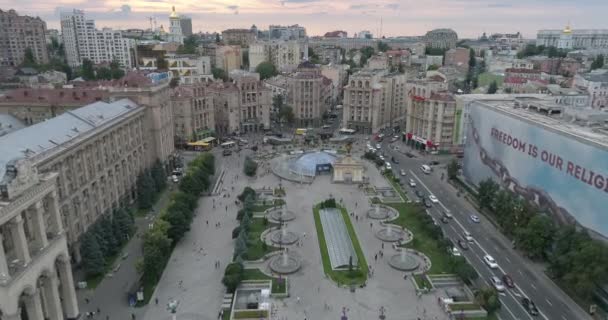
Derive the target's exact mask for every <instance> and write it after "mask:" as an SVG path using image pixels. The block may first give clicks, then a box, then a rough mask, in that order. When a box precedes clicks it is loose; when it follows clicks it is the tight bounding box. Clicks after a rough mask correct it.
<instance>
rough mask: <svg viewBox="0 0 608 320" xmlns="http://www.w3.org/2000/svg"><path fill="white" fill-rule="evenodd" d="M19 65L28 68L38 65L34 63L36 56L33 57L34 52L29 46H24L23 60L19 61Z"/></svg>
mask: <svg viewBox="0 0 608 320" xmlns="http://www.w3.org/2000/svg"><path fill="white" fill-rule="evenodd" d="M21 66H22V67H28V68H36V67H38V64H37V63H36V58H34V52H33V51H32V49H31V48H25V52H24V54H23V62H22V63H21Z"/></svg>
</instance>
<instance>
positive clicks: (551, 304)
mask: <svg viewBox="0 0 608 320" xmlns="http://www.w3.org/2000/svg"><path fill="white" fill-rule="evenodd" d="M545 301H547V303H548V304H549V305H550V306H552V307H553V303H551V301H549V299H545Z"/></svg>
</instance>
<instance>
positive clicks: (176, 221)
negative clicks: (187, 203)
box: [162, 208, 190, 245]
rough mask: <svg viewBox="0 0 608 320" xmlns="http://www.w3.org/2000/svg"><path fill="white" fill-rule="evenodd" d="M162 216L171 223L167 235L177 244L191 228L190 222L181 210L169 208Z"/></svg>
mask: <svg viewBox="0 0 608 320" xmlns="http://www.w3.org/2000/svg"><path fill="white" fill-rule="evenodd" d="M162 218H163V220H165V221H167V222H168V223H169V229H168V230H167V236H168V237H169V238H170V239H171V241H172V243H173V245H175V244H177V242H179V240H181V238H183V237H184V235H185V234H186V232H188V230H190V222H189V221H188V219H187V217H186V216H185V215H184V213H183V212H182V211H181V210H176V209H175V208H168V209H167V212H166V213H165V214H164V215H163V216H162Z"/></svg>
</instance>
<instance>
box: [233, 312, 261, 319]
mask: <svg viewBox="0 0 608 320" xmlns="http://www.w3.org/2000/svg"><path fill="white" fill-rule="evenodd" d="M266 317H268V310H243V311H236V312H235V313H234V317H233V318H234V319H250V318H253V319H257V318H266Z"/></svg>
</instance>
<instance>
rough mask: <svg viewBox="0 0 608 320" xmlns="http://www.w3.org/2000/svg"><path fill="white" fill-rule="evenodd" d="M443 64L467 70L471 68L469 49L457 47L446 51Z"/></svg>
mask: <svg viewBox="0 0 608 320" xmlns="http://www.w3.org/2000/svg"><path fill="white" fill-rule="evenodd" d="M443 65H444V66H447V67H454V68H457V69H459V70H462V71H467V70H468V69H469V49H467V48H455V49H450V50H448V51H446V52H445V59H444V61H443Z"/></svg>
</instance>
